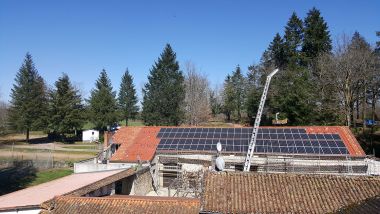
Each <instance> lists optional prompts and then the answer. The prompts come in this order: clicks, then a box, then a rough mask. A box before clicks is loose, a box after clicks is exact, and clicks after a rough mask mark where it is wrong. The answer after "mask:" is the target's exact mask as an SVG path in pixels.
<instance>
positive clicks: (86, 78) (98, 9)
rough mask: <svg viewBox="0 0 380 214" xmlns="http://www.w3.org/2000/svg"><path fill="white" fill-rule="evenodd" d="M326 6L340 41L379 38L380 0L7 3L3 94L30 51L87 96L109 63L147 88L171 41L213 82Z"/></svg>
mask: <svg viewBox="0 0 380 214" xmlns="http://www.w3.org/2000/svg"><path fill="white" fill-rule="evenodd" d="M313 6H315V7H317V8H318V9H320V10H321V13H322V16H323V17H324V18H325V20H326V21H327V23H328V26H329V30H330V32H331V36H332V39H335V38H336V37H337V36H338V35H339V34H341V33H348V34H352V33H353V32H354V31H356V30H357V31H359V33H360V34H362V35H363V36H364V37H365V38H366V39H367V40H368V41H369V42H370V43H371V44H374V43H375V41H377V40H378V38H376V35H375V31H379V30H380V13H379V9H380V1H376V0H374V1H365V0H363V1H348V0H345V1H342V0H339V1H338V0H334V1H331V0H321V1H301V0H281V1H280V0H278V1H268V0H266V1H221V0H220V1H204V0H203V1H202V0H200V1H178V0H177V1H174V0H173V1H121V0H120V1H115V0H108V1H94V0H92V1H85V0H81V1H78V0H67V1H50V0H49V1H38V0H37V1H29V0H25V1H19V0H1V1H0V99H1V100H5V101H8V100H9V93H10V91H11V88H12V85H13V83H14V77H15V74H16V73H17V71H18V69H19V68H20V66H21V64H22V62H23V59H24V56H25V54H26V52H28V51H29V52H30V53H31V54H32V56H33V59H34V62H35V65H36V67H37V69H38V71H39V73H40V74H41V75H42V76H43V77H44V79H45V80H46V82H47V83H48V84H49V85H53V84H54V82H55V81H56V80H57V79H58V77H59V76H61V75H62V73H63V72H65V73H67V74H68V75H69V76H70V78H71V80H72V81H73V82H74V83H75V84H76V85H77V86H79V88H80V89H81V90H82V93H83V95H84V96H85V97H88V96H89V93H90V91H91V88H93V87H94V84H95V80H96V79H97V78H98V76H99V73H100V71H101V70H102V69H103V68H104V69H106V71H107V72H108V75H109V77H110V78H111V81H112V84H113V86H114V89H116V90H117V89H118V88H119V84H120V79H121V76H122V74H123V72H124V71H125V69H126V68H127V67H128V68H129V70H130V72H131V74H132V75H133V77H134V82H135V85H136V88H137V90H138V93H139V97H140V99H141V88H142V87H143V85H144V83H145V82H146V81H147V75H148V74H149V70H150V68H151V67H152V65H153V63H154V61H156V60H157V58H158V57H159V55H160V53H161V52H162V50H163V48H164V46H165V44H166V43H170V44H171V45H172V47H173V49H174V50H175V51H176V53H177V59H178V61H179V63H180V65H184V63H185V62H186V61H192V62H193V63H195V64H196V66H197V67H198V68H199V69H200V70H201V72H203V73H204V74H206V75H207V76H208V78H209V79H210V82H211V84H212V85H216V84H220V83H222V82H223V80H224V78H225V76H226V75H227V74H228V73H230V72H232V71H233V70H234V68H235V67H236V65H237V64H239V65H240V66H241V67H242V69H243V70H244V71H246V70H247V67H248V65H250V64H252V63H256V62H258V61H259V60H260V56H261V54H262V52H263V51H264V50H265V49H266V48H267V47H268V44H269V43H270V41H271V40H272V39H273V37H274V35H275V33H276V32H280V33H281V34H282V33H283V30H284V26H285V25H286V22H287V21H288V19H289V17H290V15H291V13H292V12H293V11H295V12H296V13H297V15H298V16H300V17H301V18H304V17H305V16H306V13H307V12H308V10H309V9H311V8H312V7H313Z"/></svg>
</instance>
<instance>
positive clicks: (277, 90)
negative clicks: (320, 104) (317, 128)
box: [269, 67, 315, 125]
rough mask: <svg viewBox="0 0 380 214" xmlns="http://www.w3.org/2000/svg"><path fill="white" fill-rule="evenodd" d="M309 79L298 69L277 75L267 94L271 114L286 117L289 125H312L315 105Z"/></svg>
mask: <svg viewBox="0 0 380 214" xmlns="http://www.w3.org/2000/svg"><path fill="white" fill-rule="evenodd" d="M309 78H310V77H309V72H308V71H307V70H306V69H303V68H300V67H298V68H292V69H289V70H284V71H281V72H280V73H278V74H277V75H276V78H274V79H273V83H272V84H271V85H272V87H271V92H270V93H269V94H270V100H269V101H270V102H269V107H270V109H271V112H272V113H273V114H275V113H277V112H279V113H281V114H282V115H284V116H286V117H287V118H288V119H289V120H288V121H289V122H288V123H289V124H291V125H305V124H310V123H312V122H313V117H314V115H313V111H314V107H315V104H314V102H313V96H312V87H311V84H310V79H309Z"/></svg>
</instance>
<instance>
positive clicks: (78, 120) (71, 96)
mask: <svg viewBox="0 0 380 214" xmlns="http://www.w3.org/2000/svg"><path fill="white" fill-rule="evenodd" d="M49 113H50V114H49V116H50V117H49V128H50V129H51V130H52V131H53V132H54V133H56V134H59V135H60V136H61V137H62V140H65V138H66V134H70V133H75V132H76V131H77V130H78V129H80V128H81V127H82V125H83V119H84V117H83V114H84V108H83V105H82V99H81V96H80V94H79V91H78V90H76V89H75V88H74V86H73V85H72V84H71V82H70V79H69V76H68V75H67V74H63V75H62V77H60V78H59V79H58V80H57V81H56V82H55V89H54V90H52V91H51V92H50V105H49Z"/></svg>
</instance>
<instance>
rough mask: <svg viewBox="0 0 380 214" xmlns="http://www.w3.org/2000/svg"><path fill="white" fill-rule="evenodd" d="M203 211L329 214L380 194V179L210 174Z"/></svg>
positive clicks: (204, 196)
mask: <svg viewBox="0 0 380 214" xmlns="http://www.w3.org/2000/svg"><path fill="white" fill-rule="evenodd" d="M204 186H205V188H204V192H203V198H202V211H205V212H222V213H329V212H335V211H337V210H338V209H340V208H342V207H344V206H348V205H350V204H353V203H357V202H359V201H362V200H365V199H367V198H370V197H374V196H376V195H379V194H380V178H379V177H343V176H331V175H295V174H261V173H242V172H241V173H226V172H222V173H207V175H206V177H205V184H204Z"/></svg>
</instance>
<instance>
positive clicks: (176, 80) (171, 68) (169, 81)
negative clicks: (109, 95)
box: [142, 44, 185, 125]
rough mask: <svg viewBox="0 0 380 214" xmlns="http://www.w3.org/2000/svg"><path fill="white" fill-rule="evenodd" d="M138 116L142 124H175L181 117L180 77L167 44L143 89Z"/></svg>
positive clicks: (182, 89)
mask: <svg viewBox="0 0 380 214" xmlns="http://www.w3.org/2000/svg"><path fill="white" fill-rule="evenodd" d="M143 96H144V97H143V102H142V106H143V110H142V118H143V120H144V123H145V124H146V125H179V124H180V123H181V122H183V120H184V110H183V102H184V98H185V88H184V76H183V74H182V71H181V70H180V69H179V65H178V62H177V60H176V54H175V52H174V51H173V50H172V48H171V46H170V45H169V44H167V45H166V46H165V49H164V51H163V52H162V54H161V56H160V57H159V58H158V60H157V62H156V63H155V64H154V65H153V67H152V69H151V70H150V74H149V76H148V83H146V84H145V87H144V89H143Z"/></svg>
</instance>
